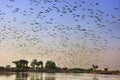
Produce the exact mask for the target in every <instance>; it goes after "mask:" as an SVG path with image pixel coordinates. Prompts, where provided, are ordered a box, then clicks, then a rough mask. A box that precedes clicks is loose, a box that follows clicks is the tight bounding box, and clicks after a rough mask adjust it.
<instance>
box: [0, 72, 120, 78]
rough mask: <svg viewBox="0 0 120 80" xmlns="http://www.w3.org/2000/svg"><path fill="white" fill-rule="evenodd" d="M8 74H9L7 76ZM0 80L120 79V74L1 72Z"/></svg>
mask: <svg viewBox="0 0 120 80" xmlns="http://www.w3.org/2000/svg"><path fill="white" fill-rule="evenodd" d="M8 74H9V76H8ZM6 75H7V76H6ZM0 80H120V76H119V75H100V74H96V75H94V74H82V73H37V72H36V73H35V72H31V73H27V72H19V73H4V74H3V73H1V74H0Z"/></svg>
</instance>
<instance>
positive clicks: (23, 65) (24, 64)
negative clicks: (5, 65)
mask: <svg viewBox="0 0 120 80" xmlns="http://www.w3.org/2000/svg"><path fill="white" fill-rule="evenodd" d="M13 63H14V64H15V65H16V70H25V69H26V68H27V67H28V63H29V62H28V61H27V60H23V59H21V60H19V61H13Z"/></svg>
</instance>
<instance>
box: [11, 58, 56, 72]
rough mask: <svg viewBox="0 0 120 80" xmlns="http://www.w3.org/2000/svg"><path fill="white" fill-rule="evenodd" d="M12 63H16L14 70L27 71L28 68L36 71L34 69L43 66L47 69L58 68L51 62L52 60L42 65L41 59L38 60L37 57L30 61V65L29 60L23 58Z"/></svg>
mask: <svg viewBox="0 0 120 80" xmlns="http://www.w3.org/2000/svg"><path fill="white" fill-rule="evenodd" d="M12 63H14V64H15V65H16V67H15V70H16V71H27V70H28V69H29V70H34V71H36V70H40V69H43V68H47V69H48V68H49V69H57V68H58V67H57V66H56V64H55V62H53V61H47V62H46V63H45V66H44V63H43V61H38V60H37V59H33V60H32V62H31V63H30V66H28V64H29V61H28V60H24V59H21V60H18V61H13V62H12Z"/></svg>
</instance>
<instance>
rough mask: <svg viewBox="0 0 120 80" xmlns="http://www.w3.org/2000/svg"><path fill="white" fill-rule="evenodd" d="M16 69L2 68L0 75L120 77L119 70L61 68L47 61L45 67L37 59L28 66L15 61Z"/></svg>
mask: <svg viewBox="0 0 120 80" xmlns="http://www.w3.org/2000/svg"><path fill="white" fill-rule="evenodd" d="M12 63H14V64H15V65H16V67H11V66H10V65H7V66H6V67H2V66H0V75H1V74H7V73H9V72H43V73H93V74H110V75H120V71H119V70H115V71H109V70H108V68H104V70H98V69H97V68H99V66H98V65H92V66H91V68H89V69H82V68H67V67H65V68H60V67H58V66H56V64H55V62H53V61H47V62H46V63H45V66H43V61H37V59H33V61H32V62H31V63H30V66H28V63H29V62H28V61H27V60H24V59H21V60H18V61H13V62H12Z"/></svg>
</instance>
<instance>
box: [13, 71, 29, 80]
mask: <svg viewBox="0 0 120 80" xmlns="http://www.w3.org/2000/svg"><path fill="white" fill-rule="evenodd" d="M27 77H28V73H26V72H24V73H23V72H18V73H16V79H15V80H27Z"/></svg>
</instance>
